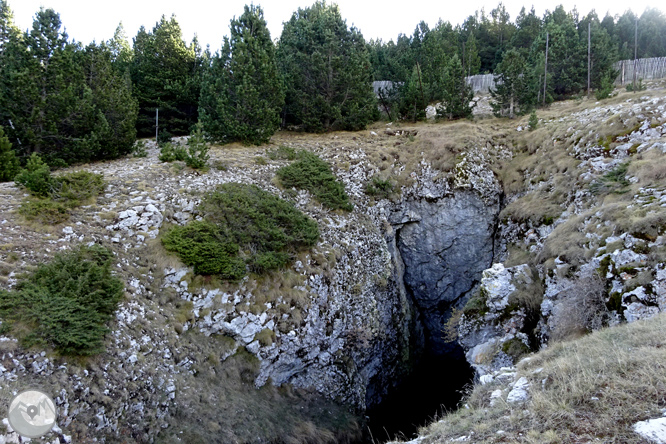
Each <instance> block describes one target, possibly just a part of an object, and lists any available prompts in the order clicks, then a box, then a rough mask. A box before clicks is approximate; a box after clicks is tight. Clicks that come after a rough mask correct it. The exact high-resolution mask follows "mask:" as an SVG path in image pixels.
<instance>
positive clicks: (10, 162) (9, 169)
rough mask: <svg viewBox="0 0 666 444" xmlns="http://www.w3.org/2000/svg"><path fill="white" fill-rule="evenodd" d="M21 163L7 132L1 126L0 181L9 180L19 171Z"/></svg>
mask: <svg viewBox="0 0 666 444" xmlns="http://www.w3.org/2000/svg"><path fill="white" fill-rule="evenodd" d="M19 169H20V164H19V160H18V158H17V157H16V153H15V152H14V150H13V149H12V144H11V143H10V142H9V139H8V138H7V136H5V132H4V130H3V129H2V127H1V126H0V182H9V181H10V180H14V177H15V176H16V174H17V173H18V172H19Z"/></svg>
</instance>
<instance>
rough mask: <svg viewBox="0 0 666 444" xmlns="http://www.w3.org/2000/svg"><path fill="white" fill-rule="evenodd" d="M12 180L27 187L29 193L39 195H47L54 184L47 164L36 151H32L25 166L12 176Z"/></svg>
mask: <svg viewBox="0 0 666 444" xmlns="http://www.w3.org/2000/svg"><path fill="white" fill-rule="evenodd" d="M14 182H16V184H18V185H21V186H24V187H25V188H27V189H28V190H29V191H30V193H31V194H34V195H35V196H40V197H47V196H49V195H50V194H51V193H52V192H53V190H54V188H55V186H56V182H55V180H54V179H53V177H51V170H50V169H49V166H48V165H47V164H46V163H45V162H44V161H43V160H42V158H41V157H39V155H38V154H37V153H32V156H30V158H29V159H28V163H27V164H26V166H25V168H24V169H22V170H21V171H20V172H19V173H18V174H17V175H16V177H15V178H14Z"/></svg>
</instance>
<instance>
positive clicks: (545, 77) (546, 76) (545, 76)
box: [543, 33, 548, 106]
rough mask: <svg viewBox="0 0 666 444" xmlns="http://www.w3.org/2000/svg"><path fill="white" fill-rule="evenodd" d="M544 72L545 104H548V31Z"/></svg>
mask: <svg viewBox="0 0 666 444" xmlns="http://www.w3.org/2000/svg"><path fill="white" fill-rule="evenodd" d="M544 65H545V66H544V74H543V106H546V84H547V83H548V33H546V63H545V64H544Z"/></svg>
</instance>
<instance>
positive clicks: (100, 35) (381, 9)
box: [8, 0, 664, 51]
mask: <svg viewBox="0 0 666 444" xmlns="http://www.w3.org/2000/svg"><path fill="white" fill-rule="evenodd" d="M8 2H9V5H10V7H11V9H12V10H13V11H14V21H15V23H16V24H17V25H18V26H19V28H21V29H22V30H25V29H28V28H30V27H32V19H33V17H34V15H35V13H36V12H37V11H38V10H39V8H40V6H44V7H45V8H52V9H54V10H55V11H56V12H58V13H59V14H60V18H61V20H62V22H63V24H64V26H65V28H66V30H67V33H68V34H69V37H70V38H73V39H75V40H77V41H80V42H83V43H88V42H90V41H92V40H96V41H98V42H100V41H103V40H108V39H109V38H111V37H112V36H113V32H114V31H115V29H116V26H118V23H119V22H120V21H122V22H123V26H124V27H125V31H126V33H127V36H128V38H129V40H130V43H131V41H132V37H134V36H135V35H136V33H137V31H138V30H139V27H140V26H141V25H144V26H145V27H146V29H148V30H150V29H152V27H153V26H155V23H156V22H157V21H158V20H159V19H160V17H161V16H162V15H163V14H164V15H166V16H167V17H170V16H171V14H175V15H176V18H177V20H178V23H180V25H181V28H182V30H183V37H184V39H185V40H186V41H188V42H189V41H190V40H191V39H192V37H193V36H194V34H195V33H196V34H197V35H198V37H199V42H200V43H201V45H202V46H203V47H205V46H206V44H210V47H211V49H212V50H213V51H215V50H217V49H219V48H220V46H221V42H222V37H223V36H224V35H226V34H228V32H229V21H230V20H231V19H232V18H233V17H234V16H239V15H240V14H242V13H243V6H244V5H245V4H246V3H248V1H246V0H213V1H211V0H159V1H157V0H111V1H99V0H9V1H8ZM312 3H314V0H311V1H307V0H264V1H263V2H256V4H258V5H261V7H262V8H263V9H264V17H265V18H266V21H267V23H268V28H269V30H270V32H271V37H272V38H273V39H276V38H278V37H279V36H280V33H281V32H282V23H283V22H285V21H287V20H289V18H290V17H291V15H292V13H293V12H294V11H295V10H296V9H297V8H298V7H299V6H300V7H306V6H309V5H311V4H312ZM329 3H330V2H329ZM336 3H337V4H338V5H339V7H340V11H341V13H342V17H343V18H344V19H346V20H347V24H348V25H352V24H353V25H355V26H356V27H357V28H359V29H360V30H361V32H362V33H363V36H364V37H365V39H366V40H370V39H373V38H374V39H376V38H381V39H383V40H385V41H388V40H390V39H393V40H395V39H396V37H397V36H398V34H400V33H403V34H407V35H411V33H412V32H413V31H414V28H415V26H416V24H417V23H418V22H419V21H421V20H425V21H426V22H427V23H428V24H429V25H430V26H434V25H435V24H436V23H437V21H438V19H439V18H440V17H441V18H442V19H443V20H444V21H449V22H451V23H452V24H453V25H454V26H455V25H456V24H459V23H462V22H463V20H464V19H465V18H466V17H467V16H469V15H472V14H474V11H477V10H481V9H482V8H484V9H485V11H486V13H489V12H490V11H491V10H492V9H493V8H495V7H496V6H497V4H498V3H499V1H489V0H467V1H456V0H439V1H428V0H400V1H394V0H384V1H381V2H379V1H366V0H339V1H337V2H336ZM503 3H504V5H505V6H506V8H507V10H508V11H509V13H510V14H511V20H512V21H513V20H514V19H515V17H516V15H517V14H518V13H519V12H520V8H521V7H522V6H525V7H526V9H527V10H529V9H530V8H531V6H532V2H531V1H530V0H505V1H504V2H503ZM534 3H537V4H538V6H535V9H536V12H537V14H538V15H539V16H541V15H543V13H544V11H545V10H546V9H549V10H553V9H554V8H555V7H556V6H557V5H559V4H563V5H564V7H565V9H566V10H567V11H569V10H571V9H572V8H573V7H574V6H575V7H576V8H577V9H578V11H579V13H581V15H584V14H587V13H588V12H589V11H590V10H592V9H595V10H596V11H597V14H598V15H599V16H600V17H603V16H604V15H605V14H606V12H610V13H611V15H615V14H622V13H623V12H624V11H625V10H627V9H629V8H631V9H632V10H633V11H634V12H635V13H638V14H641V13H642V12H643V11H644V10H645V8H646V7H648V6H651V7H660V9H661V10H662V11H664V8H663V7H661V6H660V5H661V4H662V2H661V1H657V0H632V1H630V2H627V1H617V0H610V1H599V0H577V1H575V0H563V1H556V0H552V1H551V0H548V1H539V2H534Z"/></svg>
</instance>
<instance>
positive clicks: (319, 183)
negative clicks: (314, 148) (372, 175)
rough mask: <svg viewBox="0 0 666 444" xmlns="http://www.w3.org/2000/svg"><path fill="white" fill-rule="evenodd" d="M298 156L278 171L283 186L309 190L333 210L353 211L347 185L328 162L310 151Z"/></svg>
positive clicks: (302, 152)
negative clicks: (346, 189) (335, 174)
mask: <svg viewBox="0 0 666 444" xmlns="http://www.w3.org/2000/svg"><path fill="white" fill-rule="evenodd" d="M298 157H299V160H298V161H296V162H294V163H292V164H291V165H288V166H285V167H282V168H280V169H279V170H278V171H277V176H278V178H279V179H280V182H281V183H282V185H283V186H285V187H287V188H291V187H294V188H299V189H302V190H307V191H309V192H310V193H312V194H313V195H314V196H315V197H316V198H317V200H319V202H321V203H322V204H324V205H325V206H327V207H329V208H331V209H333V210H337V209H342V210H346V211H351V210H352V209H353V208H354V207H353V206H352V204H351V203H350V202H349V196H347V193H346V192H345V187H344V186H343V184H342V183H341V182H339V181H338V180H337V179H336V178H335V176H334V175H333V173H332V172H331V167H330V166H329V165H328V164H327V163H326V162H324V161H323V160H322V159H320V158H319V157H318V156H317V155H316V154H313V153H310V152H308V151H301V152H299V153H298Z"/></svg>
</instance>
